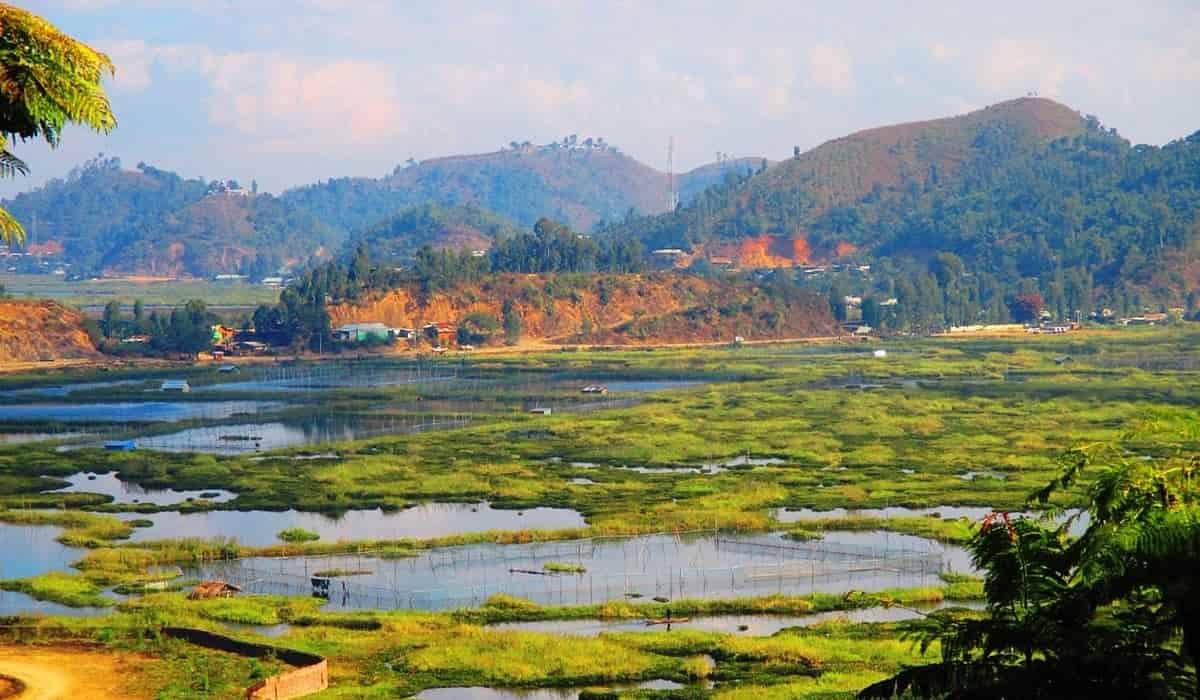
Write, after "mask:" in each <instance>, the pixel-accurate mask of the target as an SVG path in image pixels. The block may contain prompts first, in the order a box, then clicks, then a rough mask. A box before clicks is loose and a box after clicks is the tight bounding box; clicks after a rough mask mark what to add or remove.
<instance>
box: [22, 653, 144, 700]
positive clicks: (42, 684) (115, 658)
mask: <svg viewBox="0 0 1200 700" xmlns="http://www.w3.org/2000/svg"><path fill="white" fill-rule="evenodd" d="M144 661H145V660H144V659H143V658H141V657H139V656H137V655H135V654H113V653H108V652H100V651H92V650H88V649H84V648H79V647H62V646H57V647H30V646H0V674H3V675H6V676H12V677H13V678H17V679H19V680H20V681H21V682H23V683H24V684H25V686H26V688H25V692H24V693H22V694H21V695H20V696H18V697H19V698H20V700H57V699H59V698H71V699H76V698H90V699H91V700H135V699H136V698H138V697H140V696H138V695H132V694H129V693H128V692H126V691H125V690H124V688H125V687H126V686H127V685H128V683H129V680H130V678H131V677H132V676H133V675H134V674H135V673H136V671H137V668H138V666H139V665H140V664H141V663H143V662H144ZM2 689H3V685H0V690H2ZM3 696H4V694H3V692H0V697H3Z"/></svg>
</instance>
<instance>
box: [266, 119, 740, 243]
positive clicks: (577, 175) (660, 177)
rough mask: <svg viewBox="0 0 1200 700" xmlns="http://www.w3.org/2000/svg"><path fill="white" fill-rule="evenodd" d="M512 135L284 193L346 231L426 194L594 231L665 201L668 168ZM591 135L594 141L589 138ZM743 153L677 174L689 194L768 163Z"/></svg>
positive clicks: (602, 149)
mask: <svg viewBox="0 0 1200 700" xmlns="http://www.w3.org/2000/svg"><path fill="white" fill-rule="evenodd" d="M564 141H566V143H552V144H547V145H543V146H533V145H530V144H528V143H525V144H516V143H514V144H513V145H512V146H511V147H510V148H508V149H505V150H502V151H496V152H494V153H483V154H478V155H464V156H451V157H447V158H435V159H432V160H426V161H422V162H420V163H416V162H410V163H408V164H405V165H402V166H400V167H398V168H396V170H395V171H393V172H392V173H391V174H390V175H388V176H386V177H384V178H380V179H371V178H341V179H334V180H328V181H325V182H320V183H316V184H313V185H308V186H305V187H298V188H295V189H291V190H288V191H287V192H284V193H283V194H282V195H281V198H282V199H283V200H284V201H285V202H288V203H291V204H295V205H297V206H301V207H303V208H305V209H308V210H309V211H311V212H313V213H314V214H316V215H317V216H319V217H321V218H322V219H323V220H324V221H326V222H328V223H330V224H332V225H336V226H340V227H342V228H344V229H346V230H348V231H356V230H359V229H362V228H365V227H367V226H371V225H374V224H375V223H377V222H379V221H380V220H382V219H384V218H386V217H390V216H393V215H395V214H396V213H397V212H399V211H400V210H402V209H404V208H406V207H409V206H413V205H416V204H424V203H437V204H445V205H472V206H475V207H478V208H481V209H486V210H488V211H491V212H495V213H496V214H498V215H500V216H503V217H505V218H508V219H511V220H512V221H514V222H516V223H517V224H520V225H522V226H524V227H526V228H528V227H529V226H532V225H533V224H534V223H535V222H536V221H537V220H538V219H541V218H543V217H549V218H551V219H555V220H557V221H562V222H563V223H566V224H568V225H569V226H571V227H572V228H575V229H577V230H580V231H588V230H590V229H591V228H592V227H593V226H594V225H595V224H597V223H598V222H602V221H616V220H622V219H624V218H625V217H626V216H627V215H628V214H629V213H630V212H631V211H632V212H634V213H636V214H653V213H658V212H663V211H665V210H666V208H667V192H668V182H667V174H666V173H663V172H660V171H658V170H655V169H654V168H651V167H649V166H647V165H644V164H642V163H640V162H638V161H637V160H634V159H633V158H630V157H629V156H627V155H624V154H622V153H621V152H619V151H617V150H615V149H613V148H611V147H609V146H606V145H603V144H597V143H595V142H592V143H587V141H591V139H588V140H587V141H585V142H584V144H580V143H577V142H576V143H572V142H570V141H569V140H568V139H564ZM585 144H586V145H585ZM761 162H762V161H761V159H758V158H743V159H736V160H727V161H723V162H722V163H720V164H711V165H706V166H701V167H699V168H696V169H695V170H693V171H691V172H688V173H682V174H680V175H677V176H676V189H677V190H678V192H679V195H680V200H681V201H684V202H687V201H690V200H691V198H693V197H695V196H697V195H698V194H699V193H700V192H701V191H703V190H704V189H705V188H707V187H709V186H710V185H713V184H716V183H718V182H720V181H721V180H722V179H723V178H724V177H726V176H727V175H728V174H730V173H739V174H740V173H745V172H748V171H750V170H751V169H752V168H757V167H760V164H761Z"/></svg>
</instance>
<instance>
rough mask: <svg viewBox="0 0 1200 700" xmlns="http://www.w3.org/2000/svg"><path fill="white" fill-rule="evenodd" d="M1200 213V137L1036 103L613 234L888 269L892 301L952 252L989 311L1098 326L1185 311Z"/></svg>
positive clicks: (627, 225) (931, 127) (876, 142)
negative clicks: (1151, 310) (1170, 308)
mask: <svg viewBox="0 0 1200 700" xmlns="http://www.w3.org/2000/svg"><path fill="white" fill-rule="evenodd" d="M1198 211H1200V136H1192V137H1190V138H1188V139H1184V140H1180V141H1176V142H1173V143H1171V144H1168V145H1167V146H1164V147H1162V148H1157V147H1151V146H1133V145H1131V144H1130V143H1128V142H1127V141H1125V140H1124V139H1122V138H1120V137H1119V136H1118V135H1117V134H1116V133H1115V132H1113V131H1111V130H1106V129H1104V128H1102V127H1101V126H1100V124H1099V122H1098V121H1097V120H1095V119H1094V118H1084V117H1080V116H1079V115H1077V114H1075V113H1074V112H1071V111H1070V110H1069V109H1067V108H1066V107H1064V106H1062V105H1059V104H1057V103H1054V102H1051V101H1049V100H1043V99H1035V98H1025V99H1021V100H1014V101H1012V102H1007V103H1003V104H1000V105H996V106H994V107H991V108H988V109H986V110H981V111H979V112H974V113H971V114H969V115H965V116H963V117H958V118H952V119H945V120H936V121H932V122H921V123H916V124H908V125H900V126H895V127H885V128H882V129H874V130H871V131H867V132H862V133H860V134H855V135H852V136H849V137H846V138H844V139H838V140H836V141H832V142H830V143H828V144H825V145H823V146H821V147H819V148H817V149H815V150H814V151H811V152H809V153H806V154H800V155H798V156H797V157H795V158H793V159H792V160H790V161H784V162H781V163H779V164H777V165H775V166H773V167H771V168H769V169H767V170H766V171H765V172H763V173H760V174H756V175H753V176H750V177H744V178H742V179H741V180H740V181H737V182H729V183H726V184H725V185H723V186H721V187H717V188H714V189H711V190H709V191H707V192H705V193H704V194H703V195H701V196H700V197H698V198H697V199H696V200H695V202H693V203H692V204H690V205H688V206H685V207H683V208H681V209H680V210H679V211H678V212H675V213H673V214H666V215H661V216H655V217H646V218H643V219H639V220H637V221H634V222H624V223H622V224H620V225H617V226H613V227H610V228H609V229H608V232H609V233H611V234H612V235H637V236H638V237H640V238H641V239H642V240H643V241H645V242H646V244H647V245H648V246H649V247H681V248H691V249H696V250H700V251H704V250H706V249H707V250H708V251H713V252H717V253H719V254H721V255H730V256H731V257H733V258H734V260H735V262H742V263H743V264H745V265H754V264H756V262H755V261H756V258H755V257H754V256H755V255H757V256H758V258H761V259H765V260H766V262H768V263H770V264H771V265H780V264H783V265H786V264H801V263H819V262H824V261H828V260H831V259H835V258H839V257H842V258H847V257H848V258H851V259H855V260H858V261H860V262H872V263H874V264H876V266H877V267H880V264H881V263H882V271H883V272H884V273H885V274H884V275H883V276H882V277H883V279H882V280H881V285H880V290H879V291H880V293H881V295H882V294H884V293H890V292H891V291H893V287H894V285H895V283H896V280H897V279H899V278H901V277H903V278H906V279H907V280H908V282H910V283H912V282H913V281H914V280H915V279H916V278H915V276H914V274H929V275H935V270H934V267H935V265H933V264H932V261H933V260H934V258H935V257H936V254H937V253H939V252H940V253H947V254H950V255H953V256H955V257H956V259H958V261H959V262H958V263H955V264H954V265H961V268H962V269H961V274H962V275H964V276H965V278H967V279H969V280H970V284H971V286H972V288H974V289H975V290H976V292H974V293H976V294H977V295H978V296H979V297H980V298H981V299H982V298H984V297H988V298H991V297H996V298H998V299H1001V300H1002V299H1003V298H1004V297H1005V296H1009V297H1011V296H1012V295H1014V294H1016V293H1019V292H1025V293H1035V292H1036V293H1039V294H1041V295H1043V296H1044V297H1045V298H1046V300H1047V301H1048V302H1050V304H1051V306H1052V307H1055V308H1058V309H1063V310H1064V313H1070V312H1072V311H1082V312H1084V313H1086V312H1087V311H1089V310H1090V309H1091V308H1092V307H1094V306H1096V305H1098V304H1101V305H1110V306H1113V307H1115V308H1118V309H1131V310H1132V309H1135V308H1141V307H1144V306H1146V305H1149V304H1152V303H1173V304H1182V303H1183V302H1184V301H1185V300H1186V297H1187V296H1188V294H1189V292H1191V291H1192V290H1195V289H1196V288H1197V286H1198V275H1200V257H1198V254H1197V245H1198V242H1197V239H1198V238H1200V229H1198V227H1197V217H1196V214H1197V212H1198ZM731 242H732V243H731ZM760 247H761V248H763V249H764V251H765V252H764V253H761V254H760V253H759V252H758V248H760ZM739 254H740V255H739ZM789 258H790V259H789ZM954 265H951V267H954ZM944 276H945V275H944V274H943V277H944ZM943 286H944V285H943ZM943 291H944V290H943ZM988 304H991V305H993V306H996V305H998V306H999V307H1003V305H1004V304H1003V301H993V302H983V301H980V305H983V306H986V305H988Z"/></svg>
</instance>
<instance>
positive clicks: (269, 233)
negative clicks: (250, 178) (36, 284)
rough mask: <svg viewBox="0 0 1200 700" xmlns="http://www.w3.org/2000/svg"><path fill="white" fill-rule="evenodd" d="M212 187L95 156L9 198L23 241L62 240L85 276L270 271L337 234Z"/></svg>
mask: <svg viewBox="0 0 1200 700" xmlns="http://www.w3.org/2000/svg"><path fill="white" fill-rule="evenodd" d="M217 184H218V183H206V182H204V181H203V180H201V179H185V178H182V177H180V176H179V175H176V174H175V173H172V172H169V171H166V170H160V169H158V168H155V167H153V166H150V165H147V164H145V163H139V164H138V165H137V169H136V170H126V169H124V168H122V166H121V161H120V159H118V158H112V157H103V156H101V157H97V158H95V159H93V160H91V161H88V162H87V163H85V164H84V165H82V166H80V167H78V168H75V169H74V170H72V171H71V173H70V174H69V175H68V176H67V177H65V178H62V179H56V180H51V181H50V182H49V183H47V184H46V185H45V186H44V187H41V188H39V189H37V190H34V191H32V192H27V193H23V194H19V195H17V196H16V197H15V198H13V199H12V200H10V201H9V203H8V205H9V207H10V209H11V211H12V213H13V214H14V215H15V216H16V217H17V219H18V220H19V221H21V222H22V223H24V224H25V226H26V228H27V230H28V231H29V233H30V237H31V238H30V240H29V241H28V244H29V245H30V246H34V245H36V246H42V247H43V248H44V247H54V248H58V247H59V246H61V249H62V252H63V255H64V257H65V259H66V260H67V261H68V262H70V263H71V264H72V265H73V267H74V270H75V272H77V273H78V274H85V275H86V274H99V273H101V272H104V271H106V270H111V271H120V272H145V273H152V274H161V275H194V276H208V275H213V274H220V273H242V274H251V275H259V276H261V275H269V274H274V273H275V271H276V270H278V269H279V268H280V267H281V266H283V265H287V264H293V265H294V264H298V263H304V262H307V260H308V258H309V257H311V256H313V255H315V254H317V253H318V251H321V252H329V253H332V252H333V251H334V250H335V249H336V247H337V246H338V245H339V244H340V243H341V241H342V239H343V238H344V237H345V233H344V232H343V231H341V230H339V229H337V228H334V227H331V226H328V225H326V224H325V223H323V222H322V221H320V220H319V219H318V218H317V217H315V216H313V215H312V214H310V213H309V212H307V211H305V210H302V209H298V208H296V207H293V206H289V205H288V204H286V203H285V202H283V201H282V200H280V199H279V198H276V197H272V196H271V195H260V194H252V193H250V192H247V191H245V190H242V189H241V188H237V187H234V188H232V190H231V189H230V188H229V187H227V185H226V183H219V185H220V186H215V185H217ZM232 184H234V185H236V184H237V183H236V182H235V183H232Z"/></svg>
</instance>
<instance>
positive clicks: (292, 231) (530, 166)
mask: <svg viewBox="0 0 1200 700" xmlns="http://www.w3.org/2000/svg"><path fill="white" fill-rule="evenodd" d="M762 162H763V161H761V159H742V160H725V161H723V162H721V163H720V164H713V165H708V166H703V167H701V168H697V169H696V170H695V171H693V172H691V173H685V174H682V175H679V176H678V177H677V178H676V189H677V190H678V192H679V193H680V196H681V198H683V201H687V198H689V197H692V196H695V195H696V194H697V193H698V192H700V191H701V190H703V189H704V188H706V187H707V186H709V185H710V184H712V183H715V182H718V181H720V180H721V179H722V178H725V177H732V176H733V173H744V172H748V171H749V170H750V168H751V163H753V164H754V167H760V164H761V163H762ZM231 184H232V185H233V186H232V187H230V186H229V185H231ZM667 191H668V184H667V175H666V174H665V173H662V172H659V171H657V170H655V169H653V168H650V167H648V166H645V165H643V164H641V163H639V162H638V161H636V160H634V159H633V158H630V157H628V156H625V155H623V154H621V153H620V152H618V151H617V150H615V149H613V148H611V147H609V146H607V145H606V144H603V142H601V141H594V140H591V139H587V140H585V141H584V142H583V143H577V142H573V141H571V140H570V139H564V142H563V143H554V144H549V145H544V146H532V145H530V144H523V145H522V144H515V145H514V146H513V147H511V148H509V149H507V150H504V151H499V152H496V153H489V154H482V155H472V156H455V157H450V158H440V159H436V160H430V161H425V162H422V163H419V164H418V163H412V164H408V165H405V166H402V167H399V168H397V169H396V170H395V172H393V173H392V174H391V175H389V176H387V177H384V178H381V179H371V178H343V179H337V180H329V181H327V182H322V183H318V184H315V185H310V186H307V187H300V188H296V189H293V190H289V191H287V192H285V193H283V194H282V195H281V196H279V197H274V196H271V195H266V194H259V193H257V192H249V191H247V190H245V188H243V187H240V186H238V185H237V183H235V182H223V181H216V182H205V181H203V180H200V179H185V178H182V177H180V176H179V175H176V174H175V173H172V172H168V171H164V170H159V169H157V168H155V167H153V166H150V165H146V164H144V163H139V164H138V166H137V168H136V169H134V170H127V169H124V168H122V166H121V161H120V160H119V159H117V158H105V157H99V158H96V159H94V160H92V161H89V162H88V163H85V164H84V165H82V166H80V167H78V168H76V169H75V170H74V171H72V172H71V173H70V175H68V176H67V177H66V178H63V179H59V180H53V181H51V182H50V183H48V184H47V185H46V186H44V187H42V188H39V189H37V190H34V191H32V192H28V193H24V194H20V195H18V196H16V197H15V198H13V199H12V200H9V201H8V202H7V206H9V208H10V210H11V211H12V213H13V214H14V215H15V216H16V217H17V219H18V220H19V221H21V222H22V223H23V224H24V225H25V227H26V229H27V230H29V231H30V233H31V241H30V245H31V246H33V247H31V248H30V250H33V251H39V252H51V253H56V254H62V255H63V257H64V260H65V261H66V262H69V263H71V265H72V266H73V271H74V272H77V273H79V274H84V275H95V274H102V273H138V274H151V275H161V276H181V275H183V276H187V275H192V276H208V275H213V274H220V273H243V274H250V275H252V276H262V275H270V274H275V273H276V272H278V271H279V270H280V269H281V268H287V267H290V268H295V267H296V266H299V265H303V264H304V263H306V262H308V261H309V260H311V259H314V258H315V259H321V258H323V257H327V256H328V255H331V254H336V253H337V251H338V250H339V249H340V246H341V245H342V243H343V242H344V241H345V240H346V238H348V237H350V236H351V234H354V235H355V239H356V240H359V239H364V240H365V239H369V240H370V241H371V243H372V245H373V246H376V247H377V253H378V254H379V255H380V256H381V257H382V256H395V257H396V258H397V259H399V260H404V259H408V258H410V257H411V256H412V254H413V252H414V251H415V250H416V249H418V248H419V247H420V246H421V245H424V244H426V243H429V244H432V245H434V246H435V247H444V246H448V247H452V248H464V247H466V248H474V249H479V248H487V247H489V243H488V241H490V240H492V239H494V238H495V237H496V236H497V235H501V234H503V233H504V232H506V231H507V232H511V231H512V230H515V229H516V228H518V227H519V228H524V229H528V228H529V227H531V226H532V225H533V224H534V223H535V222H536V221H537V220H539V219H541V218H543V217H547V216H548V217H550V218H554V219H557V220H560V221H564V222H567V223H568V224H570V225H573V227H574V228H576V229H577V230H581V231H587V230H588V229H589V228H590V227H591V226H592V225H593V224H594V223H596V222H598V221H600V220H602V219H612V220H618V219H621V220H623V219H625V218H627V217H630V216H631V213H648V212H658V211H663V210H664V209H665V208H666V204H667ZM414 207H418V208H416V209H414ZM493 212H494V213H493Z"/></svg>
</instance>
